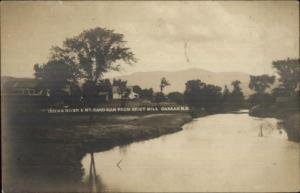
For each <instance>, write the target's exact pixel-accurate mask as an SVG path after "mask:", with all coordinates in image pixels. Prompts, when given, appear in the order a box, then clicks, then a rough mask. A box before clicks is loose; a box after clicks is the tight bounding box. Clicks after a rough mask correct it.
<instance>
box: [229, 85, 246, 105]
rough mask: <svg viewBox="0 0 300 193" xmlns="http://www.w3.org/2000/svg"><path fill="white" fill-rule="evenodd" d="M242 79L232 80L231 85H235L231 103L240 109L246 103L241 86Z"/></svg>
mask: <svg viewBox="0 0 300 193" xmlns="http://www.w3.org/2000/svg"><path fill="white" fill-rule="evenodd" d="M240 84H241V81H239V80H235V81H232V83H231V85H232V86H233V90H232V92H231V95H230V103H231V106H232V108H234V109H239V108H241V107H242V105H243V104H244V94H243V92H242V89H241V87H240Z"/></svg>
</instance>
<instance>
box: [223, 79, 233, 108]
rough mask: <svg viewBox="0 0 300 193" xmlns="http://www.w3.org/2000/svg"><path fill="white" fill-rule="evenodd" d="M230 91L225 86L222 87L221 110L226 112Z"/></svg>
mask: <svg viewBox="0 0 300 193" xmlns="http://www.w3.org/2000/svg"><path fill="white" fill-rule="evenodd" d="M230 95H231V93H230V91H229V89H228V87H227V85H225V86H224V89H223V93H222V107H223V110H226V109H228V107H229V105H230Z"/></svg>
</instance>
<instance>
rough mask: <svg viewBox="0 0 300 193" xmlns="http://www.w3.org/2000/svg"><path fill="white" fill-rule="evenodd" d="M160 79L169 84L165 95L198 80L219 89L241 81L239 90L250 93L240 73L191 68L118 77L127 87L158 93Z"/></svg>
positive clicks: (246, 80) (248, 78)
mask: <svg viewBox="0 0 300 193" xmlns="http://www.w3.org/2000/svg"><path fill="white" fill-rule="evenodd" d="M162 77H166V79H167V80H168V81H169V82H170V83H171V85H170V86H167V87H166V88H165V90H164V91H165V93H169V92H173V91H179V92H183V91H184V90H185V83H186V82H187V81H188V80H194V79H200V80H201V81H202V82H205V83H208V84H214V85H217V86H220V87H222V88H223V87H224V86H225V85H227V86H228V88H229V89H232V87H231V82H232V81H234V80H239V81H241V88H242V90H243V92H244V94H245V95H250V94H251V93H252V91H251V90H250V89H249V88H248V84H249V81H250V75H249V74H246V73H242V72H210V71H207V70H203V69H199V68H192V69H188V70H181V71H174V72H172V71H153V72H136V73H133V74H130V75H124V76H118V77H116V78H121V79H123V80H127V81H128V83H127V84H128V85H139V86H141V87H142V88H153V89H154V91H159V84H160V80H161V78H162Z"/></svg>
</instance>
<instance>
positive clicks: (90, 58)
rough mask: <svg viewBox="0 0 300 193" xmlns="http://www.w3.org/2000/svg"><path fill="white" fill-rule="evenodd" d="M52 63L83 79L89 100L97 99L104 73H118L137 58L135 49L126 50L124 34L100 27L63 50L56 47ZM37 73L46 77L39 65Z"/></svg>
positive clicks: (86, 31)
mask: <svg viewBox="0 0 300 193" xmlns="http://www.w3.org/2000/svg"><path fill="white" fill-rule="evenodd" d="M52 61H58V62H59V64H60V65H61V66H68V69H64V71H66V72H69V71H71V75H72V76H73V78H74V80H76V81H78V80H83V82H84V89H83V90H84V92H86V93H84V94H85V96H86V99H87V100H89V99H90V98H95V97H96V95H97V92H96V91H95V89H96V88H97V87H98V86H99V83H100V80H101V79H102V77H103V74H104V73H106V72H108V71H110V70H116V71H118V70H119V69H120V66H121V64H122V63H127V64H133V63H134V62H136V58H135V57H134V54H133V52H132V51H131V49H130V48H128V47H126V42H125V41H124V35H123V34H119V33H115V32H114V31H113V30H108V29H105V28H100V27H97V28H93V29H89V30H85V31H83V32H82V33H80V34H79V35H77V36H74V37H72V38H67V39H66V40H65V41H64V42H63V46H62V47H58V46H55V47H52V49H51V53H50V62H52ZM48 65H50V64H48V63H47V64H46V65H45V67H44V68H48V67H46V66H48ZM49 68H50V67H49ZM59 68H61V67H59ZM69 68H70V69H69ZM35 71H36V77H39V78H42V79H43V78H44V77H43V76H41V75H40V74H41V72H43V70H42V68H41V67H40V66H39V65H37V66H35ZM50 79H51V80H49V81H55V78H50ZM52 79H53V80H52ZM89 87H90V88H89ZM93 90H94V91H93ZM90 105H92V106H93V105H95V104H93V103H90Z"/></svg>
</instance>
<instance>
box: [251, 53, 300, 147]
mask: <svg viewBox="0 0 300 193" xmlns="http://www.w3.org/2000/svg"><path fill="white" fill-rule="evenodd" d="M272 66H273V68H274V69H275V70H276V72H277V75H276V76H269V75H266V74H264V75H261V76H251V77H250V78H251V80H250V83H249V88H251V89H252V90H254V91H255V93H254V94H252V95H251V96H250V97H249V104H250V108H251V109H250V113H249V114H250V115H252V116H259V117H276V118H279V119H281V120H282V126H283V128H284V129H285V130H286V132H287V135H288V138H289V140H292V141H296V142H299V141H300V125H299V124H300V114H299V100H300V93H299V90H300V59H289V58H288V59H286V60H278V61H274V62H273V63H272ZM275 83H276V86H275V85H274V84H275Z"/></svg>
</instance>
